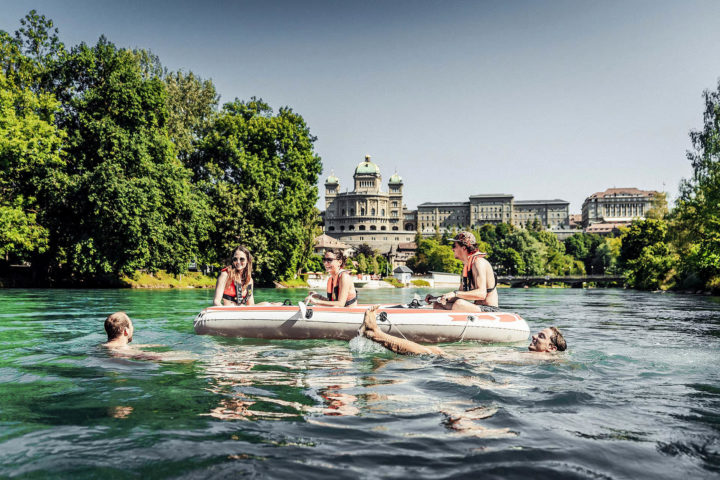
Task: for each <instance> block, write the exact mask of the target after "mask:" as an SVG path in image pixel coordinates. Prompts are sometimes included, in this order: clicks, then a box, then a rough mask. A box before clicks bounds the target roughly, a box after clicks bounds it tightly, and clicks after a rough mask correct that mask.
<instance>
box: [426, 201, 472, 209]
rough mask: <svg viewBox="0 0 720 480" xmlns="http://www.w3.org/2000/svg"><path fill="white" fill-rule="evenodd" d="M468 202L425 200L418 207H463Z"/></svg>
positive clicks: (468, 203)
mask: <svg viewBox="0 0 720 480" xmlns="http://www.w3.org/2000/svg"><path fill="white" fill-rule="evenodd" d="M467 205H470V202H425V203H421V204H420V205H418V208H420V207H465V206H467Z"/></svg>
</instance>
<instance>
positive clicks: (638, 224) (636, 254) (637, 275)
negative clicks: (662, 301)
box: [620, 219, 679, 289]
mask: <svg viewBox="0 0 720 480" xmlns="http://www.w3.org/2000/svg"><path fill="white" fill-rule="evenodd" d="M620 239H621V242H622V243H621V246H620V260H621V262H622V265H623V266H624V268H625V271H626V273H627V277H628V284H629V285H630V286H631V287H635V288H640V289H657V288H665V287H667V286H671V285H672V284H673V279H672V277H673V275H674V274H675V267H676V266H677V264H678V262H679V257H678V255H677V254H676V253H675V252H674V250H673V248H672V247H671V245H670V244H669V243H668V242H667V240H668V225H667V222H666V221H665V220H655V219H646V220H634V221H633V222H632V223H631V224H630V227H628V228H626V229H624V231H623V234H622V235H621V237H620Z"/></svg>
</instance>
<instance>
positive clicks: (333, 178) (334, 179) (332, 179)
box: [325, 173, 340, 184]
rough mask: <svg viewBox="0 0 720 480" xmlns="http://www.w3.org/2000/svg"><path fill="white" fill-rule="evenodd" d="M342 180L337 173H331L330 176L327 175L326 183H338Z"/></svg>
mask: <svg viewBox="0 0 720 480" xmlns="http://www.w3.org/2000/svg"><path fill="white" fill-rule="evenodd" d="M339 182H340V180H338V177H336V176H335V173H331V174H330V176H329V177H327V180H325V184H333V183H334V184H337V183H339Z"/></svg>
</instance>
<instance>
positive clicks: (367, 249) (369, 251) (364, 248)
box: [355, 243, 376, 258]
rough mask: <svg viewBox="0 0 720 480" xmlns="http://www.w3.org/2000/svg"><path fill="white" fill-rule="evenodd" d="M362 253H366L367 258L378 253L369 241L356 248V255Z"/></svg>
mask: <svg viewBox="0 0 720 480" xmlns="http://www.w3.org/2000/svg"><path fill="white" fill-rule="evenodd" d="M361 254H362V255H365V257H367V258H370V257H374V256H375V255H376V254H375V250H373V248H372V247H371V246H370V245H368V244H367V243H361V244H360V245H358V246H357V247H356V248H355V256H356V257H357V256H358V255H361Z"/></svg>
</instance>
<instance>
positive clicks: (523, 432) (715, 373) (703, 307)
mask: <svg viewBox="0 0 720 480" xmlns="http://www.w3.org/2000/svg"><path fill="white" fill-rule="evenodd" d="M428 291H431V290H423V289H418V290H410V289H398V290H374V291H371V290H360V291H359V292H360V297H361V302H362V303H389V302H407V301H409V300H410V299H412V297H413V295H414V294H416V293H417V294H420V295H423V296H424V294H425V293H426V292H428ZM305 294H306V291H305V290H258V291H257V292H256V293H255V295H256V300H257V301H261V300H283V299H285V298H289V299H291V300H293V301H298V300H301V299H302V298H304V296H305ZM211 297H212V292H211V291H210V290H22V289H5V290H0V477H3V478H236V477H242V476H244V477H250V478H295V477H297V478H332V479H333V480H337V479H341V478H353V479H354V478H413V479H420V478H431V479H434V480H436V479H438V478H523V479H527V478H679V477H680V478H683V477H685V478H693V479H694V478H718V477H719V476H720V367H719V366H718V365H719V364H720V300H719V299H717V298H712V297H703V296H695V295H676V294H662V293H645V292H635V291H630V290H618V289H594V290H580V289H529V290H528V289H525V290H523V289H503V290H501V291H500V303H501V306H502V307H503V309H504V310H507V311H513V312H517V313H519V314H520V315H521V316H523V317H524V318H525V319H526V320H527V321H528V323H529V324H530V328H531V330H532V331H533V332H534V331H537V330H540V329H542V328H544V327H547V326H549V325H557V326H558V327H559V328H560V329H561V330H562V331H563V333H564V334H565V337H566V339H567V341H568V346H569V348H568V351H566V352H563V353H559V354H556V355H537V354H531V353H528V352H527V351H526V349H527V344H526V343H523V344H518V345H481V344H475V343H462V344H459V343H458V344H446V345H443V348H444V349H445V350H446V351H447V352H448V353H450V354H451V356H450V357H448V358H433V357H403V356H397V355H395V354H392V353H389V352H386V351H384V350H376V349H374V348H372V347H373V344H367V343H365V342H358V341H355V340H354V341H353V342H350V343H348V342H341V341H290V340H286V341H269V340H253V339H238V338H219V337H211V336H199V335H195V333H194V331H193V326H192V322H193V319H194V317H195V315H197V313H198V312H199V311H200V310H201V309H202V308H204V307H205V306H208V305H209V304H210V302H211ZM117 310H125V311H126V312H128V314H129V315H130V316H131V318H133V321H134V323H135V328H136V332H135V340H134V343H137V344H158V345H162V346H159V347H154V348H152V349H151V350H153V351H155V352H165V353H164V354H165V355H166V360H163V361H158V360H138V359H127V358H117V357H113V356H111V355H109V354H108V352H107V351H106V350H105V349H104V348H101V347H99V346H98V345H99V344H100V343H102V342H103V341H105V334H104V331H103V321H104V319H105V317H106V316H107V315H108V314H109V313H112V312H114V311H117ZM173 359H174V360H173Z"/></svg>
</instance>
